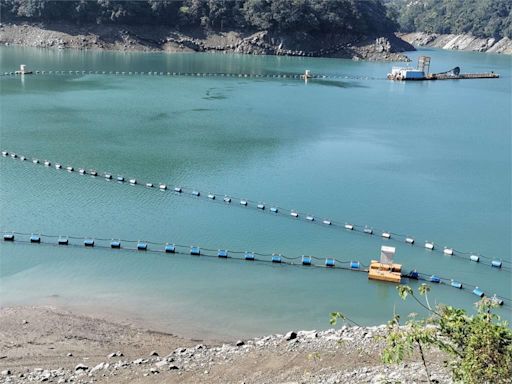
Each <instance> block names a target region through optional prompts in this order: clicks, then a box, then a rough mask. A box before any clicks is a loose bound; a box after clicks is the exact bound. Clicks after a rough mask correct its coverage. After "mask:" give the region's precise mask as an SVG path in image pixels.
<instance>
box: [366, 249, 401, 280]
mask: <svg viewBox="0 0 512 384" xmlns="http://www.w3.org/2000/svg"><path fill="white" fill-rule="evenodd" d="M394 255H395V247H388V246H385V245H383V246H382V247H381V249H380V262H379V261H377V260H372V261H371V263H370V268H369V269H368V278H369V279H370V280H380V281H388V282H390V283H397V284H399V283H400V281H401V280H402V265H401V264H394V263H393V256H394Z"/></svg>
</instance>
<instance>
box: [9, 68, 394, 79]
mask: <svg viewBox="0 0 512 384" xmlns="http://www.w3.org/2000/svg"><path fill="white" fill-rule="evenodd" d="M30 75H52V76H57V75H67V76H69V75H73V76H76V75H80V76H85V75H109V76H162V77H230V78H253V79H295V80H304V74H299V73H228V72H176V71H174V72H169V71H147V72H144V71H83V70H81V71H80V70H50V71H48V70H37V71H33V72H31V73H30ZM14 76H25V75H20V74H19V73H17V72H15V71H14V72H13V71H11V72H3V73H0V77H14ZM27 76H28V74H27ZM308 80H386V78H384V77H382V78H380V77H371V76H360V75H351V74H336V75H329V74H311V75H308Z"/></svg>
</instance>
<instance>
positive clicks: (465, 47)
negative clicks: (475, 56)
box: [400, 32, 512, 55]
mask: <svg viewBox="0 0 512 384" xmlns="http://www.w3.org/2000/svg"><path fill="white" fill-rule="evenodd" d="M400 37H401V38H402V39H403V40H405V41H407V42H408V43H410V44H412V45H414V46H419V47H432V48H442V49H453V50H460V51H474V52H486V53H502V54H505V55H512V39H509V38H508V37H504V38H502V39H495V38H492V37H490V38H478V37H475V36H472V35H467V34H463V35H454V34H446V35H443V34H437V33H425V32H414V33H406V34H400Z"/></svg>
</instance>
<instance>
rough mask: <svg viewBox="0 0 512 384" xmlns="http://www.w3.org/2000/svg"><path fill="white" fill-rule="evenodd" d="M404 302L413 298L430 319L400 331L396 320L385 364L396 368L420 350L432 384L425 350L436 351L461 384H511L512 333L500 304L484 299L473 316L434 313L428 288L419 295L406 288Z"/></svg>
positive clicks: (448, 309) (443, 310)
mask: <svg viewBox="0 0 512 384" xmlns="http://www.w3.org/2000/svg"><path fill="white" fill-rule="evenodd" d="M397 289H398V292H399V295H400V297H401V298H402V299H404V300H405V299H406V298H407V297H408V296H410V297H412V298H413V299H414V300H416V302H417V303H419V304H420V305H421V306H422V307H424V308H425V309H427V310H428V311H429V312H430V316H429V317H427V318H426V319H416V318H415V317H414V316H413V317H412V318H410V319H409V320H407V321H406V323H405V326H400V319H399V317H398V316H395V318H393V319H392V320H391V321H390V323H389V332H388V335H387V337H386V343H387V345H386V348H385V349H384V350H383V352H382V358H383V361H384V362H386V363H397V362H401V361H403V359H404V358H405V357H407V356H410V355H411V354H412V353H413V352H414V351H415V350H417V351H418V352H419V354H420V356H421V358H422V361H423V365H424V367H425V372H426V375H427V377H428V380H429V382H430V374H429V370H428V364H427V361H426V357H425V349H429V348H432V347H435V348H437V349H439V350H441V351H443V352H445V353H447V355H448V356H449V357H450V358H451V360H450V361H449V366H450V369H451V371H452V374H453V379H454V380H455V381H456V382H461V383H466V384H480V383H496V384H498V383H500V384H501V383H511V382H512V330H511V329H510V328H509V327H508V324H507V323H506V322H505V321H502V320H501V319H500V317H499V316H498V315H496V314H495V313H493V309H494V308H495V307H496V306H497V304H496V300H494V299H492V298H483V299H482V300H480V301H479V302H478V303H477V304H476V306H477V311H476V313H475V314H474V315H468V314H467V313H466V311H464V310H462V309H459V308H455V307H452V306H447V305H440V306H437V307H436V308H435V309H432V308H431V307H430V304H429V302H428V291H429V287H428V286H427V285H426V284H423V285H421V286H420V288H419V294H420V295H421V296H423V297H424V298H425V303H423V302H422V301H421V300H420V299H419V298H418V297H417V296H416V295H415V293H414V291H413V290H412V289H411V288H410V287H409V286H405V285H400V286H398V287H397Z"/></svg>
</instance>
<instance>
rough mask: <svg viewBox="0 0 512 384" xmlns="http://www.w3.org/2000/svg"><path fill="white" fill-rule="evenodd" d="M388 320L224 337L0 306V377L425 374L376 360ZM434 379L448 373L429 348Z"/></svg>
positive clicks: (416, 377) (284, 378)
mask: <svg viewBox="0 0 512 384" xmlns="http://www.w3.org/2000/svg"><path fill="white" fill-rule="evenodd" d="M385 329H386V327H385V326H380V327H346V326H343V327H341V328H340V329H337V330H334V329H330V330H326V331H320V332H317V331H299V332H289V333H288V334H287V335H270V336H266V337H259V338H255V339H250V340H243V341H242V340H239V341H233V342H230V343H225V344H220V343H214V342H212V343H208V342H201V341H197V340H196V341H192V340H186V339H183V338H180V337H177V336H174V335H170V334H167V333H161V332H153V331H150V330H145V329H140V328H136V327H134V326H131V325H128V324H126V323H116V322H111V321H105V320H101V319H98V318H94V317H89V316H84V315H76V314H73V313H71V312H66V311H63V310H58V309H56V308H54V307H40V306H39V307H11V308H2V309H0V371H1V374H0V382H1V383H26V382H34V381H37V382H41V381H43V382H44V381H47V382H53V383H64V382H75V383H93V382H94V383H103V382H109V383H112V382H114V383H128V382H130V383H242V382H243V383H290V384H291V383H385V382H393V383H424V382H427V381H426V377H425V374H424V372H423V369H422V366H421V364H420V362H419V359H418V358H417V357H416V358H413V359H412V360H411V361H408V362H406V363H404V364H401V365H399V366H384V365H383V364H382V363H381V360H380V356H379V351H380V349H381V348H382V343H383V340H382V339H381V338H380V337H379V336H380V335H383V334H384V332H385ZM428 361H429V364H430V366H429V368H430V369H431V372H433V373H432V377H433V379H435V380H437V381H435V382H437V383H450V382H451V381H450V379H449V374H448V372H447V371H446V369H445V368H443V363H442V356H441V355H438V354H435V353H431V354H430V355H429V358H428Z"/></svg>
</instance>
